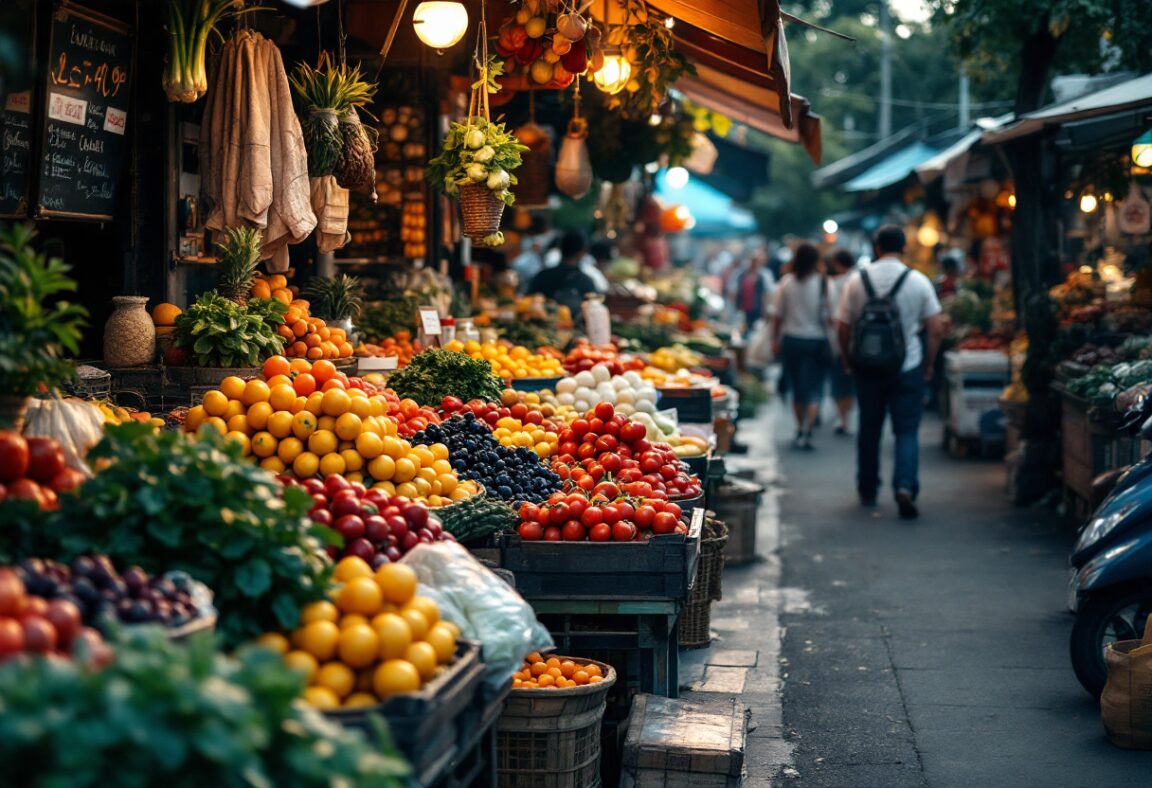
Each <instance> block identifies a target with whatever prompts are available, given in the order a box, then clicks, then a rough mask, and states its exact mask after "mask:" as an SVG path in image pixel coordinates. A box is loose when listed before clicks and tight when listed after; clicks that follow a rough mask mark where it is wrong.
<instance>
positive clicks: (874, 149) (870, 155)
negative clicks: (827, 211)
mask: <svg viewBox="0 0 1152 788" xmlns="http://www.w3.org/2000/svg"><path fill="white" fill-rule="evenodd" d="M917 133H918V132H917V129H915V128H907V129H902V130H901V131H898V132H896V133H895V134H893V135H892V136H891V137H888V138H887V139H883V140H880V141H879V142H874V143H872V144H871V145H869V146H868V147H867V148H863V149H862V150H858V151H856V152H855V153H852V154H850V155H848V156H845V157H844V158H842V159H837V160H836V161H834V162H832V163H831V164H829V165H827V166H826V167H821V168H820V169H818V170H816V171H815V172H813V173H812V185H813V186H816V187H824V186H839V185H840V184H842V183H847V182H848V181H850V180H852V179H853V178H855V177H856V176H857V175H859V174H860V173H862V172H864V171H865V170H867V169H868V168H869V167H871V166H872V165H873V164H875V163H876V162H878V161H880V160H882V159H884V158H887V157H888V156H889V155H890V154H891V153H892V152H893V151H895V150H898V149H899V148H901V147H903V146H904V145H906V144H907V143H908V141H909V140H911V139H913V138H915V136H916V134H917Z"/></svg>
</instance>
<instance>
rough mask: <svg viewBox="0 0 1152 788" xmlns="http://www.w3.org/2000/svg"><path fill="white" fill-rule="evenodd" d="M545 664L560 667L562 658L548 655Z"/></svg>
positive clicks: (550, 666)
mask: <svg viewBox="0 0 1152 788" xmlns="http://www.w3.org/2000/svg"><path fill="white" fill-rule="evenodd" d="M544 664H545V665H547V666H548V667H549V668H557V669H559V667H560V660H559V658H557V657H548V659H546V660H544Z"/></svg>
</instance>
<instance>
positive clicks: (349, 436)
mask: <svg viewBox="0 0 1152 788" xmlns="http://www.w3.org/2000/svg"><path fill="white" fill-rule="evenodd" d="M363 425H364V422H363V421H361V419H360V417H359V416H357V415H356V414H355V413H344V414H343V415H342V416H340V418H338V419H336V435H337V436H338V437H339V438H340V440H345V441H354V440H356V436H357V435H359V434H360V431H361V428H362V427H363Z"/></svg>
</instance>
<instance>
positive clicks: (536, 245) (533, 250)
mask: <svg viewBox="0 0 1152 788" xmlns="http://www.w3.org/2000/svg"><path fill="white" fill-rule="evenodd" d="M520 249H521V251H520V254H518V255H516V257H514V258H512V270H514V271H515V272H516V276H517V277H519V280H520V290H521V292H523V291H525V290H527V289H528V284H529V283H530V282H531V281H532V278H533V277H534V276H536V274H538V273H540V272H541V271H542V270H543V269H544V255H543V252H544V242H543V239H542V238H541V237H539V236H537V237H536V238H525V239H524V243H523V244H522V246H521V247H520Z"/></svg>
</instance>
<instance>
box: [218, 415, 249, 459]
mask: <svg viewBox="0 0 1152 788" xmlns="http://www.w3.org/2000/svg"><path fill="white" fill-rule="evenodd" d="M236 418H238V419H239V418H243V416H237V417H236ZM224 440H226V441H228V442H229V443H235V444H236V445H237V446H239V447H240V448H241V450H243V452H244V456H245V457H247V456H248V455H249V454H251V453H252V446H251V445H249V443H248V436H247V435H246V434H244V433H243V432H239V431H237V430H230V431H229V432H228V433H227V434H226V435H225V436H224Z"/></svg>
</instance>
